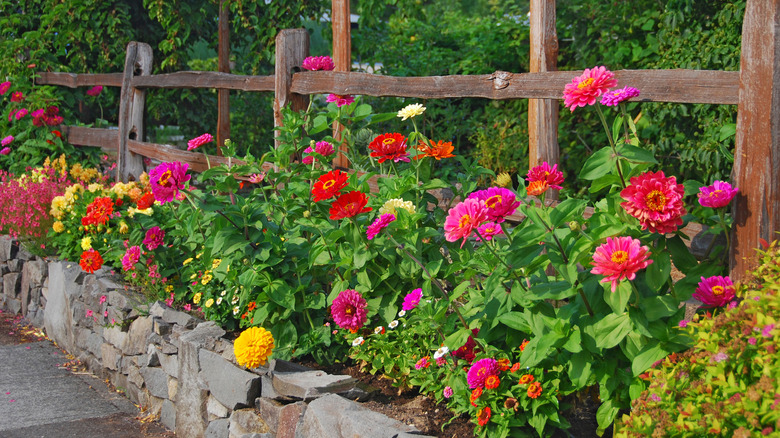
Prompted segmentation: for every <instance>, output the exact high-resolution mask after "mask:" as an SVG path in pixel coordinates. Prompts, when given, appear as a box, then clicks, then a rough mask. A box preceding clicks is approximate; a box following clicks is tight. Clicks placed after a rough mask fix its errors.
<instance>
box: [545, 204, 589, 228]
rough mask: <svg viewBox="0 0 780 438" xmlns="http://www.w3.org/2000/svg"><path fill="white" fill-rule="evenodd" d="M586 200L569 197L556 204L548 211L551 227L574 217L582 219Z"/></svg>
mask: <svg viewBox="0 0 780 438" xmlns="http://www.w3.org/2000/svg"><path fill="white" fill-rule="evenodd" d="M585 203H586V201H584V200H582V199H575V198H569V199H567V200H565V201H563V202H561V203H560V204H558V205H557V206H556V207H555V208H554V209H553V210H552V211H551V212H550V221H551V222H552V227H553V228H558V227H560V226H562V225H564V223H566V222H569V221H571V220H574V219H580V220H581V219H582V212H583V211H585Z"/></svg>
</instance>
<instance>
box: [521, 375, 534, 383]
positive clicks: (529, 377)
mask: <svg viewBox="0 0 780 438" xmlns="http://www.w3.org/2000/svg"><path fill="white" fill-rule="evenodd" d="M533 381H534V376H533V375H531V374H523V375H522V376H521V377H520V383H519V385H525V384H526V383H531V382H533Z"/></svg>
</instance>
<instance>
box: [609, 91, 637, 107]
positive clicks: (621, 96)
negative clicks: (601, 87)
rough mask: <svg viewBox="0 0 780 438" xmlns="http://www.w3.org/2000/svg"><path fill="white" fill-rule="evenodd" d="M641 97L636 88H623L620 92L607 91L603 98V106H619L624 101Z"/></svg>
mask: <svg viewBox="0 0 780 438" xmlns="http://www.w3.org/2000/svg"><path fill="white" fill-rule="evenodd" d="M637 96H639V90H638V89H636V88H634V87H623V88H622V89H620V90H612V91H607V92H606V93H604V95H603V96H601V104H602V105H604V106H617V104H619V103H620V102H623V101H624V100H628V99H631V98H632V97H637Z"/></svg>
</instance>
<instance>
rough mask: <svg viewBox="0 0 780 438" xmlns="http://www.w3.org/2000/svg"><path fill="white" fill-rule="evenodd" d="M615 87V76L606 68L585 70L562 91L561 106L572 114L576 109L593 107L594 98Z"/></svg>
mask: <svg viewBox="0 0 780 438" xmlns="http://www.w3.org/2000/svg"><path fill="white" fill-rule="evenodd" d="M615 86H617V79H615V74H614V73H612V72H611V71H609V70H607V69H606V67H603V66H602V67H594V68H592V69H590V68H586V69H585V71H584V72H583V73H582V75H580V76H577V77H576V78H574V79H572V80H571V83H570V84H566V86H565V87H564V90H563V104H564V106H565V107H566V108H569V110H571V111H572V112H574V109H575V108H577V107H584V106H586V105H593V104H594V103H596V98H597V97H599V96H601V95H602V94H604V93H606V92H607V91H608V90H609V89H610V88H612V87H615Z"/></svg>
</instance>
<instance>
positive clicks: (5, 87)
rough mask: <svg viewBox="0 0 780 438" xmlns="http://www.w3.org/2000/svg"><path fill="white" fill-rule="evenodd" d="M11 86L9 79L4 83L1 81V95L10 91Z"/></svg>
mask: <svg viewBox="0 0 780 438" xmlns="http://www.w3.org/2000/svg"><path fill="white" fill-rule="evenodd" d="M9 88H11V83H10V82H8V81H5V82H3V83H0V96H2V95H4V94H5V93H6V92H8V89H9Z"/></svg>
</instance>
